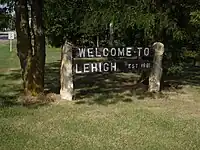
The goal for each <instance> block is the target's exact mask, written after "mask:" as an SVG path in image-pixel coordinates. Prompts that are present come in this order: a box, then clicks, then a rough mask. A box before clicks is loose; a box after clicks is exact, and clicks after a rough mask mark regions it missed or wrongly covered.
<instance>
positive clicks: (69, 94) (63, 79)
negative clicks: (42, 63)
mask: <svg viewBox="0 0 200 150" xmlns="http://www.w3.org/2000/svg"><path fill="white" fill-rule="evenodd" d="M61 57H62V58H61V68H60V84H61V89H60V95H61V99H63V100H69V101H71V100H73V91H74V90H73V88H74V86H73V68H72V63H73V62H72V45H71V44H70V43H68V42H67V41H66V42H65V44H64V46H63V49H62V53H61Z"/></svg>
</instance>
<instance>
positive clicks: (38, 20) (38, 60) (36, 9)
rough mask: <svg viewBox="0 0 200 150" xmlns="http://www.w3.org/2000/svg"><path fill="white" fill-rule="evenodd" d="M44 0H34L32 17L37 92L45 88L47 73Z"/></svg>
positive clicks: (34, 71)
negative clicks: (45, 74)
mask: <svg viewBox="0 0 200 150" xmlns="http://www.w3.org/2000/svg"><path fill="white" fill-rule="evenodd" d="M43 7H44V2H43V0H32V4H31V12H32V13H31V19H32V32H33V37H34V46H33V50H34V55H33V62H32V63H33V77H34V84H35V85H34V86H35V91H36V93H40V92H43V90H44V73H45V57H46V51H45V35H44V27H43V15H42V14H43Z"/></svg>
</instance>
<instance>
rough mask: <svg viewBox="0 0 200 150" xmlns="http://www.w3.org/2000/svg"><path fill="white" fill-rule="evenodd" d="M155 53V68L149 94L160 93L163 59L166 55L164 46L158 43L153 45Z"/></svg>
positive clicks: (153, 68) (150, 80)
mask: <svg viewBox="0 0 200 150" xmlns="http://www.w3.org/2000/svg"><path fill="white" fill-rule="evenodd" d="M153 49H154V51H155V54H154V59H153V67H152V69H151V73H150V76H149V89H148V90H149V92H159V91H160V81H161V77H162V59H163V53H164V44H162V43H160V42H156V43H154V44H153Z"/></svg>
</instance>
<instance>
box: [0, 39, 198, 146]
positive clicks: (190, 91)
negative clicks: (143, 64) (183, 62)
mask: <svg viewBox="0 0 200 150" xmlns="http://www.w3.org/2000/svg"><path fill="white" fill-rule="evenodd" d="M59 59H60V51H59V49H53V48H48V49H47V64H46V75H45V82H46V85H45V86H46V88H49V89H50V90H51V91H55V92H56V93H57V92H58V83H59V78H58V77H59V72H58V70H59V61H58V60H59ZM199 70H200V69H199ZM192 74H193V75H195V77H194V76H191V74H187V75H188V76H186V77H185V78H183V80H184V85H183V88H182V89H180V90H176V89H174V90H168V91H164V92H163V94H162V95H160V96H158V97H155V98H149V97H144V96H143V94H142V91H140V90H135V89H134V88H133V81H134V78H135V75H132V74H125V75H124V74H105V75H103V76H102V75H98V74H96V75H89V76H77V77H76V79H75V87H76V91H75V92H76V98H77V99H78V100H79V101H77V102H55V103H53V104H46V105H36V106H33V107H25V106H22V105H20V104H18V103H15V101H16V100H17V99H18V96H19V95H20V91H21V80H20V71H19V62H18V58H17V56H16V51H15V50H14V51H13V52H9V49H8V45H6V44H5V43H4V44H2V43H1V45H0V150H62V149H63V150H78V149H80V150H95V149H102V150H110V149H113V150H115V149H116V150H118V149H123V150H128V149H130V150H136V149H137V150H143V149H144V150H145V149H146V150H162V149H166V150H169V149H173V150H181V149H183V150H192V149H196V150H198V149H199V148H200V141H199V139H200V85H199V83H200V82H198V81H200V80H199V77H200V73H199V72H197V71H196V72H192Z"/></svg>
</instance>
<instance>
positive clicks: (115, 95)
mask: <svg viewBox="0 0 200 150" xmlns="http://www.w3.org/2000/svg"><path fill="white" fill-rule="evenodd" d="M59 69H60V62H59V61H57V62H55V63H48V64H47V65H46V76H45V81H46V89H47V92H53V93H57V94H58V93H59V89H60V86H59V85H60V83H59V82H60V81H59V75H60V73H59ZM138 79H139V76H138V75H137V74H134V73H95V74H82V75H74V88H75V91H74V99H75V100H77V104H83V103H89V104H94V103H97V104H102V105H107V104H115V103H117V102H119V101H123V102H132V101H133V100H135V99H137V100H143V99H145V97H149V96H150V95H149V93H147V92H146V91H147V85H144V84H142V83H141V84H136V82H137V80H138Z"/></svg>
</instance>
